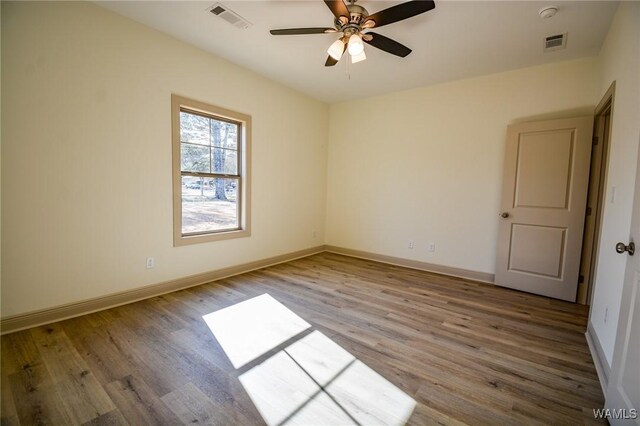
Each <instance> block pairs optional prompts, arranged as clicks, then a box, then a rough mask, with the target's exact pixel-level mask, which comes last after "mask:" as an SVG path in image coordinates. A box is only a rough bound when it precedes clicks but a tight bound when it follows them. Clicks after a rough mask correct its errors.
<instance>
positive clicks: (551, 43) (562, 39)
mask: <svg viewBox="0 0 640 426" xmlns="http://www.w3.org/2000/svg"><path fill="white" fill-rule="evenodd" d="M565 47H567V33H564V34H557V35H552V36H549V37H545V39H544V51H545V52H553V51H554V50H560V49H564V48H565Z"/></svg>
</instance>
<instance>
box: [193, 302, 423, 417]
mask: <svg viewBox="0 0 640 426" xmlns="http://www.w3.org/2000/svg"><path fill="white" fill-rule="evenodd" d="M203 318H204V319H205V321H206V322H207V325H209V328H211V331H212V332H213V334H214V336H215V337H216V339H217V340H218V342H219V343H220V345H221V346H222V348H223V350H224V351H225V353H226V354H227V356H228V357H229V359H230V361H231V362H232V364H233V365H234V366H235V367H236V368H240V367H242V366H245V365H247V364H248V363H250V362H251V361H252V360H255V359H256V358H258V357H259V356H260V355H263V354H265V353H267V352H268V351H269V350H271V349H274V348H276V347H277V346H279V345H281V344H282V343H284V342H286V341H288V340H290V339H292V338H293V337H297V338H298V340H296V341H294V342H293V343H291V344H289V345H288V346H286V347H283V348H281V350H279V351H278V352H276V353H275V354H274V355H272V356H270V357H269V358H267V359H266V360H264V361H262V362H260V363H259V364H257V365H254V366H252V367H251V366H250V367H251V368H250V369H249V370H247V371H245V372H244V373H242V374H241V375H240V376H239V380H240V383H242V385H243V387H244V388H245V390H246V391H247V393H248V395H249V397H250V398H251V400H252V401H253V403H254V404H255V406H256V408H257V409H258V411H259V412H260V414H261V415H262V417H263V419H264V420H265V422H266V423H267V424H268V425H284V424H287V425H325V424H329V425H403V424H404V423H406V422H407V420H408V419H409V417H410V416H411V413H412V412H413V410H414V408H415V406H416V402H415V400H414V399H413V398H411V397H410V396H409V395H407V394H406V393H404V392H403V391H402V390H400V389H398V388H397V387H396V386H394V385H393V384H392V383H391V382H389V381H388V380H386V379H385V378H384V377H382V376H381V375H379V374H378V373H376V372H375V371H373V370H372V369H371V368H369V367H368V366H367V365H365V364H364V363H362V362H361V361H359V360H358V359H356V358H355V357H354V356H353V355H351V354H350V353H349V352H347V351H346V350H344V349H343V348H342V347H340V346H339V345H338V344H336V343H335V342H333V341H332V340H331V339H330V338H328V337H327V336H325V335H324V334H322V333H321V332H319V331H317V330H316V331H313V332H311V333H309V334H306V335H305V336H304V337H300V336H299V335H300V333H302V332H303V331H305V330H307V329H308V328H310V327H311V326H310V325H309V324H308V323H307V322H305V321H304V320H303V319H302V318H300V317H299V316H297V315H296V314H295V313H293V312H292V311H290V310H289V309H287V308H286V307H285V306H284V305H282V304H281V303H279V302H278V301H276V300H275V299H273V298H272V297H271V296H270V295H268V294H263V295H262V296H258V297H256V298H253V299H250V300H247V301H245V302H241V303H238V304H236V305H233V306H231V307H228V308H225V309H222V310H220V311H217V312H213V313H211V314H208V315H205V316H204V317H203Z"/></svg>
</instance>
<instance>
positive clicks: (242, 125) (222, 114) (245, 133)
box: [171, 94, 251, 247]
mask: <svg viewBox="0 0 640 426" xmlns="http://www.w3.org/2000/svg"><path fill="white" fill-rule="evenodd" d="M181 111H185V112H192V113H195V114H199V115H204V116H207V117H210V118H213V119H216V120H221V121H230V122H233V123H237V124H238V126H239V132H238V174H239V185H238V216H239V217H238V224H239V227H238V229H233V230H220V231H211V232H207V233H201V234H187V235H185V234H183V233H182V169H181V165H180V155H181V154H180V143H181V140H180V112H181ZM171 127H172V129H171V133H172V138H171V139H172V162H173V167H172V169H173V245H174V246H176V247H177V246H184V245H189V244H198V243H206V242H210V241H219V240H226V239H231V238H242V237H248V236H250V235H251V220H250V219H251V208H250V207H251V196H250V195H251V116H250V115H247V114H242V113H240V112H236V111H231V110H228V109H225V108H221V107H217V106H214V105H210V104H207V103H204V102H200V101H195V100H193V99H189V98H185V97H182V96H178V95H175V94H174V95H171Z"/></svg>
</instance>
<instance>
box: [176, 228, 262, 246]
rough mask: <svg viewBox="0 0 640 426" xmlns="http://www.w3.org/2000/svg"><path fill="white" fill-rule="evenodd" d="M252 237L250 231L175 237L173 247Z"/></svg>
mask: <svg viewBox="0 0 640 426" xmlns="http://www.w3.org/2000/svg"><path fill="white" fill-rule="evenodd" d="M249 236H251V231H250V230H249V229H237V230H234V231H224V232H216V233H211V234H204V235H191V236H183V235H182V234H180V235H174V237H173V246H174V247H180V246H188V245H191V244H200V243H208V242H211V241H220V240H230V239H233V238H244V237H249Z"/></svg>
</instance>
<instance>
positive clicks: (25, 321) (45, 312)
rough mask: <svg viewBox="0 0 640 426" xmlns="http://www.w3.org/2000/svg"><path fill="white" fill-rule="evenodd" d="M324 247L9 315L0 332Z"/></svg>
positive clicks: (123, 302)
mask: <svg viewBox="0 0 640 426" xmlns="http://www.w3.org/2000/svg"><path fill="white" fill-rule="evenodd" d="M323 251H324V246H317V247H312V248H309V249H306V250H300V251H296V252H293V253H287V254H283V255H280V256H274V257H269V258H267V259H261V260H257V261H254V262H249V263H244V264H241V265H237V266H231V267H228V268H223V269H218V270H215V271H208V272H203V273H201V274H196V275H190V276H188V277H184V278H178V279H175V280H170V281H165V282H162V283H158V284H152V285H148V286H144V287H140V288H135V289H132V290H126V291H121V292H118V293H112V294H108V295H105V296H99V297H94V298H92V299H87V300H82V301H79V302H73V303H67V304H64V305H59V306H54V307H51V308H45V309H39V310H37V311H32V312H27V313H25V314H19V315H12V316H8V317H5V318H2V319H0V334H7V333H12V332H14V331H19V330H24V329H27V328H31V327H36V326H39V325H43V324H49V323H52V322H56V321H62V320H65V319H68V318H73V317H77V316H80V315H86V314H90V313H92V312H97V311H102V310H104V309H109V308H113V307H116V306H120V305H126V304H127V303H132V302H137V301H139V300H143V299H148V298H150V297H155V296H160V295H161V294H166V293H171V292H173V291H177V290H182V289H185V288H188V287H194V286H197V285H200V284H205V283H208V282H211V281H216V280H220V279H222V278H227V277H230V276H233V275H239V274H243V273H245V272H249V271H254V270H256V269H262V268H265V267H267V266H272V265H277V264H278V263H284V262H289V261H291V260H294V259H299V258H301V257H307V256H311V255H313V254H316V253H321V252H323Z"/></svg>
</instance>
